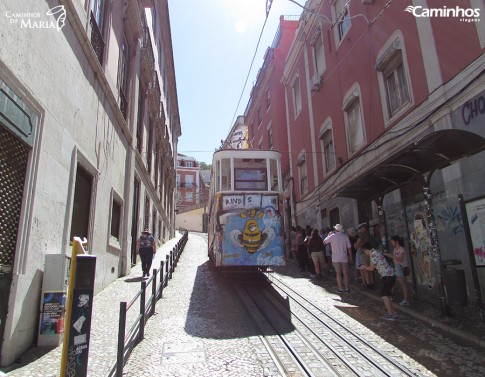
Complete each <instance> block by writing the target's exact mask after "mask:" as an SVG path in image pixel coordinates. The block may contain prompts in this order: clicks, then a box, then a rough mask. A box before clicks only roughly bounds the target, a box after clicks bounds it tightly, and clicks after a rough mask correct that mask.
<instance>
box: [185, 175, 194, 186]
mask: <svg viewBox="0 0 485 377" xmlns="http://www.w3.org/2000/svg"><path fill="white" fill-rule="evenodd" d="M185 187H186V188H194V176H193V175H186V176H185Z"/></svg>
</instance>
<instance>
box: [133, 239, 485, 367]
mask: <svg viewBox="0 0 485 377" xmlns="http://www.w3.org/2000/svg"><path fill="white" fill-rule="evenodd" d="M274 280H275V284H274V286H276V284H277V282H276V280H279V281H280V282H282V283H284V284H285V285H287V286H289V287H290V288H291V289H292V290H294V291H296V292H298V294H299V295H301V296H302V297H304V298H306V299H307V300H309V301H310V302H311V303H312V304H313V305H315V306H316V307H318V308H320V309H321V310H322V311H323V312H325V314H327V315H329V316H332V318H335V319H336V320H337V321H339V322H340V324H342V325H345V326H346V327H348V328H350V329H352V330H353V331H356V332H358V334H359V335H360V337H361V338H363V339H365V340H367V341H369V342H371V344H372V346H373V347H374V348H376V349H378V350H380V351H382V352H384V353H386V354H388V355H390V356H392V358H393V359H395V360H399V362H400V363H401V364H403V365H407V366H409V368H411V369H412V370H413V371H414V373H413V374H414V375H423V376H432V375H437V376H452V375H470V376H472V375H473V376H477V375H484V374H485V369H484V367H483V365H485V358H484V356H483V349H481V348H480V347H478V346H477V345H474V344H472V343H467V342H466V341H464V340H463V339H459V338H457V337H454V336H450V335H449V334H447V333H446V332H444V331H442V330H439V329H437V328H435V327H433V326H430V325H429V324H428V323H426V322H423V321H421V320H419V319H416V318H415V317H414V316H412V315H409V314H408V313H406V312H404V311H400V312H399V317H400V318H399V320H398V321H396V322H386V321H381V320H379V319H378V318H379V315H380V314H382V312H383V305H382V303H381V302H380V301H379V300H378V299H377V300H376V298H375V297H374V296H373V295H369V294H365V293H364V292H363V291H360V289H359V288H358V287H357V286H355V287H353V289H352V290H351V292H350V293H349V294H346V295H339V294H337V290H336V284H335V281H334V278H333V277H328V278H325V279H324V280H323V281H322V282H312V281H311V280H310V279H309V277H308V276H307V275H303V274H301V273H300V272H299V269H298V268H297V265H296V262H294V260H290V261H289V265H288V266H287V267H282V268H280V269H279V270H278V271H277V272H275V274H274ZM235 284H239V285H242V286H244V285H246V286H250V285H251V284H254V283H249V282H248V283H244V282H238V283H235ZM274 289H275V290H276V291H277V292H278V291H280V289H279V288H277V287H274ZM283 298H284V297H283ZM290 306H293V304H291V302H290ZM397 309H398V310H399V308H397ZM410 310H412V307H411V309H410ZM325 322H327V324H328V323H329V321H327V320H325ZM258 325H259V323H258V324H257V323H255V320H254V319H253V317H252V316H251V315H249V313H248V311H247V310H246V309H244V307H243V304H242V302H241V301H240V299H239V297H238V296H237V295H236V294H235V293H234V288H233V282H231V281H229V280H227V279H224V278H222V277H221V276H219V275H218V274H216V273H215V271H213V270H212V269H211V267H210V265H209V262H208V258H207V252H206V236H205V235H204V234H198V233H191V234H190V236H189V241H188V243H187V245H186V248H185V250H184V252H183V254H182V256H181V259H180V262H179V265H178V267H177V271H176V273H175V274H174V277H173V280H172V282H171V285H169V287H168V288H167V289H166V290H165V291H164V296H163V298H162V299H161V300H160V301H159V304H158V305H157V312H156V314H155V315H154V316H153V317H152V318H151V319H150V320H149V321H148V323H147V325H146V328H145V339H144V340H143V341H142V342H141V343H139V344H138V345H137V346H136V347H135V349H134V350H133V352H132V354H131V355H130V357H129V360H128V361H127V363H126V365H125V368H124V375H126V376H162V375H163V376H188V375H191V376H209V375H210V376H218V375H219V376H261V375H264V376H278V375H281V372H280V370H279V369H278V367H277V365H276V364H275V361H274V360H275V358H274V355H271V354H270V353H269V352H268V349H267V347H266V346H265V344H264V336H263V335H264V334H263V333H262V331H261V330H260V329H258ZM292 327H293V326H290V327H288V328H287V329H285V335H286V336H291V335H292V331H294V329H292ZM295 327H296V324H295ZM347 356H348V357H347V358H348V359H350V360H352V355H347ZM354 356H356V355H354ZM354 361H355V365H356V368H357V370H359V369H358V368H361V365H362V363H361V361H362V360H361V359H359V358H356V359H355V360H354ZM331 362H332V363H333V364H334V365H335V360H333V361H331ZM359 365H360V366H359ZM411 369H410V370H411ZM313 372H314V375H335V374H333V373H334V372H332V373H331V372H330V371H329V370H320V372H315V371H313ZM344 374H345V375H353V373H344ZM293 375H306V374H302V373H301V372H298V371H296V372H295V374H293ZM340 375H342V374H340ZM359 375H374V374H373V373H372V371H365V370H362V369H360V372H359ZM383 375H385V374H383ZM399 375H402V374H399ZM404 375H407V373H404ZM409 375H411V372H409Z"/></svg>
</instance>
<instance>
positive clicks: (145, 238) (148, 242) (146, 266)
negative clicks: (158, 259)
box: [136, 228, 157, 277]
mask: <svg viewBox="0 0 485 377" xmlns="http://www.w3.org/2000/svg"><path fill="white" fill-rule="evenodd" d="M156 251H157V247H156V244H155V238H153V236H152V235H151V234H150V231H149V230H148V228H145V230H144V231H143V232H142V233H141V236H140V238H138V240H137V241H136V252H137V254H139V255H140V259H141V269H142V271H143V277H145V276H147V277H148V276H150V268H151V267H152V260H153V256H154V255H155V253H156Z"/></svg>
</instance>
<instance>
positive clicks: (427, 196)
mask: <svg viewBox="0 0 485 377" xmlns="http://www.w3.org/2000/svg"><path fill="white" fill-rule="evenodd" d="M433 173H434V170H432V171H430V172H429V173H428V176H427V178H426V179H425V184H424V187H423V191H424V206H425V209H426V215H427V217H428V229H429V236H430V239H431V248H432V251H431V256H432V257H433V260H434V261H435V262H436V263H438V266H439V300H440V308H441V314H442V315H443V316H446V317H449V315H450V308H449V306H448V304H447V303H446V295H445V286H444V283H443V271H444V266H443V261H442V260H441V250H440V244H439V239H438V231H437V229H436V221H435V217H434V210H433V195H432V193H431V189H430V187H429V186H430V181H431V177H432V176H433Z"/></svg>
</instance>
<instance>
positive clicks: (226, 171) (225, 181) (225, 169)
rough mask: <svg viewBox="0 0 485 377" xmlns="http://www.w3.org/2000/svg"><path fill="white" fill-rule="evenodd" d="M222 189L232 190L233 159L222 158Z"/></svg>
mask: <svg viewBox="0 0 485 377" xmlns="http://www.w3.org/2000/svg"><path fill="white" fill-rule="evenodd" d="M221 190H231V160H230V159H228V158H225V159H223V160H221Z"/></svg>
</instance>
